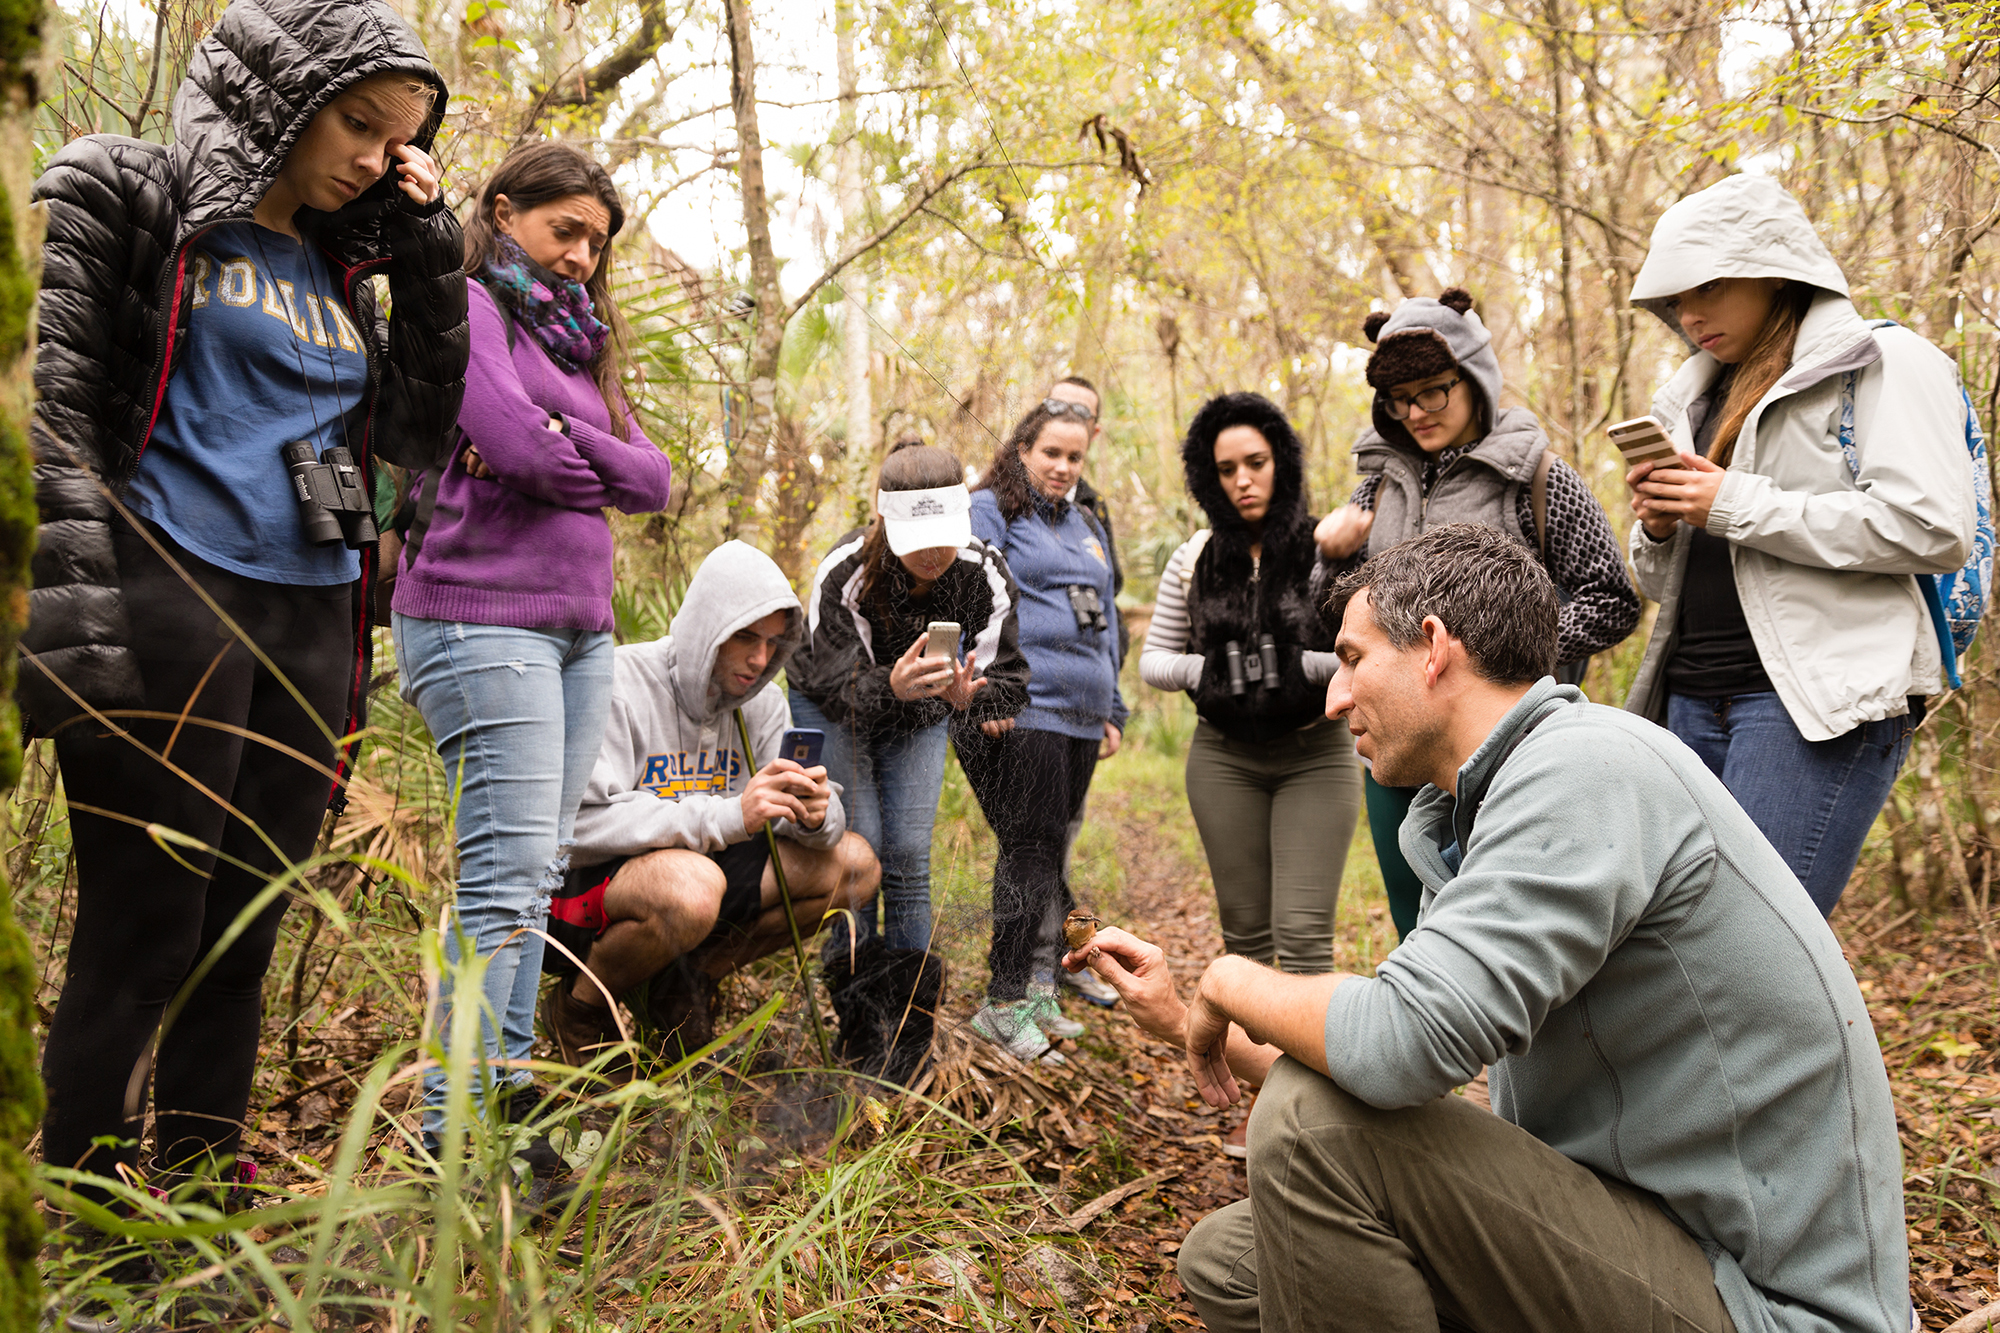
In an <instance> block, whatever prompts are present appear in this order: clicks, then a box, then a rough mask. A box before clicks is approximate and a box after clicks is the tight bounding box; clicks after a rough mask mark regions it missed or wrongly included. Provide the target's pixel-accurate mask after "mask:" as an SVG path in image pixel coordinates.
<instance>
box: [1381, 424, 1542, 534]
mask: <svg viewBox="0 0 2000 1333" xmlns="http://www.w3.org/2000/svg"><path fill="white" fill-rule="evenodd" d="M1548 443H1549V442H1548V437H1547V436H1546V435H1544V434H1543V433H1542V423H1541V422H1540V421H1538V420H1536V419H1535V414H1534V413H1533V412H1530V411H1528V410H1527V409H1526V408H1522V407H1510V408H1507V409H1506V410H1505V411H1503V412H1501V413H1500V417H1499V419H1498V420H1497V421H1495V422H1494V423H1493V429H1492V430H1490V431H1488V432H1487V433H1486V437H1485V438H1484V439H1482V440H1480V441H1479V442H1478V443H1477V444H1475V445H1473V446H1472V448H1471V449H1469V450H1467V451H1466V452H1465V453H1463V454H1461V455H1460V456H1459V457H1458V458H1457V459H1456V460H1454V461H1453V462H1452V464H1451V466H1449V467H1447V468H1446V469H1445V470H1444V473H1443V475H1441V476H1440V477H1438V479H1437V481H1436V482H1435V483H1434V484H1433V485H1432V487H1431V493H1430V495H1429V497H1428V498H1427V497H1426V496H1425V495H1424V485H1423V481H1424V463H1425V462H1426V456H1425V454H1424V452H1423V450H1421V449H1419V448H1417V447H1416V445H1415V444H1413V443H1411V442H1410V441H1409V439H1408V437H1407V436H1405V437H1404V438H1403V439H1400V440H1390V439H1387V438H1385V437H1384V436H1382V435H1381V434H1380V433H1378V432H1376V431H1370V432H1368V434H1366V435H1364V436H1363V437H1362V438H1361V441H1360V443H1358V444H1356V445H1355V446H1354V466H1355V467H1356V468H1357V469H1359V470H1360V471H1361V472H1364V473H1367V472H1374V473H1379V474H1380V475H1381V478H1382V481H1381V485H1380V487H1379V488H1378V489H1377V490H1376V492H1375V525H1374V527H1373V528H1372V529H1370V531H1369V534H1368V549H1367V554H1369V555H1374V554H1376V553H1378V552H1381V551H1386V550H1388V549H1389V548H1390V547H1391V546H1394V545H1395V544H1396V543H1397V542H1400V541H1404V540H1406V539H1408V538H1411V537H1414V536H1416V535H1417V534H1418V533H1420V532H1424V531H1426V530H1427V529H1430V528H1435V527H1437V526H1438V525H1439V524H1443V523H1477V524H1479V525H1480V526H1481V527H1487V528H1498V529H1500V531H1502V532H1504V533H1506V534H1507V535H1508V536H1510V537H1512V538H1514V540H1516V541H1518V542H1520V543H1522V544H1523V545H1525V546H1527V547H1528V548H1529V549H1530V550H1534V549H1535V547H1536V543H1535V534H1534V533H1532V532H1523V531H1521V521H1520V512H1521V509H1520V499H1521V492H1522V490H1523V489H1524V488H1526V487H1527V486H1529V485H1530V484H1531V483H1532V482H1533V481H1534V479H1535V465H1536V464H1537V463H1538V462H1540V461H1541V457H1542V451H1543V450H1544V449H1546V448H1548Z"/></svg>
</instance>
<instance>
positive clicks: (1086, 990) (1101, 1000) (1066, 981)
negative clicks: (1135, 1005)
mask: <svg viewBox="0 0 2000 1333" xmlns="http://www.w3.org/2000/svg"><path fill="white" fill-rule="evenodd" d="M1056 980H1057V982H1059V983H1060V984H1062V985H1064V986H1068V987H1069V988H1070V989H1071V990H1073V991H1075V992H1076V993H1077V994H1078V995H1081V996H1082V997H1083V998H1084V999H1086V1000H1089V1001H1090V1002H1091V1003H1092V1004H1094V1005H1096V1006H1097V1007H1098V1008H1100V1009H1109V1008H1111V1007H1112V1006H1113V1005H1115V1004H1117V1003H1118V992H1117V990H1116V989H1115V988H1114V987H1113V986H1112V984H1111V983H1110V982H1108V981H1106V980H1105V979H1104V978H1103V977H1100V976H1098V975H1097V973H1095V972H1093V971H1091V970H1090V969H1089V968H1087V967H1086V968H1084V969H1083V970H1082V971H1081V972H1066V971H1064V970H1063V969H1062V968H1057V969H1056Z"/></svg>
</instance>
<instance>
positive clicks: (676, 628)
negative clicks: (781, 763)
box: [570, 542, 847, 866]
mask: <svg viewBox="0 0 2000 1333" xmlns="http://www.w3.org/2000/svg"><path fill="white" fill-rule="evenodd" d="M773 611H783V612H784V613H785V617H786V622H787V623H786V627H785V637H784V639H783V641H782V642H781V643H780V644H779V646H778V649H777V651H776V652H774V653H772V654H771V660H770V663H769V664H768V665H766V666H765V668H764V673H763V674H762V675H761V676H759V677H758V678H757V683H756V684H755V685H753V686H751V688H750V692H749V693H748V694H747V695H745V696H743V697H742V698H740V699H736V698H731V697H729V696H727V695H725V694H723V693H722V691H721V690H720V689H719V688H718V687H717V686H716V684H715V659H716V654H717V653H718V652H719V651H720V649H721V647H722V645H723V644H724V643H725V642H727V641H728V639H729V637H730V636H731V635H732V634H734V633H736V632H737V631H738V630H740V629H742V628H743V627H744V626H746V625H751V624H755V623H756V622H757V621H759V620H762V619H763V618H764V617H765V616H768V615H770V614H771V613H772V612H773ZM804 637H805V612H804V611H803V609H801V607H800V606H799V599H798V597H797V596H796V595H794V594H793V592H792V586H791V584H790V583H788V582H786V580H785V575H784V571H782V570H780V569H779V568H778V566H777V564H776V563H775V562H773V561H772V559H771V558H770V557H769V556H767V555H765V554H764V553H763V552H762V551H759V550H757V549H756V548H755V547H752V546H747V545H745V544H744V543H742V542H724V543H723V544H722V545H721V546H719V547H717V548H716V549H715V550H714V551H712V552H710V553H709V556H708V559H706V560H704V561H702V564H701V568H700V569H699V570H697V571H695V576H694V578H693V580H691V581H690V582H689V584H688V590H687V595H686V596H685V597H683V598H682V599H681V605H680V610H679V611H678V612H677V613H675V615H674V623H673V631H672V633H670V634H669V635H668V636H667V637H666V638H664V639H656V640H654V641H653V642H651V643H638V644H628V645H625V646H622V647H620V648H619V649H618V653H617V666H616V668H615V671H616V675H615V677H614V679H613V684H612V693H611V720H610V722H609V723H608V724H607V725H606V727H605V729H604V747H603V748H602V749H601V750H599V751H598V754H597V766H596V767H595V768H594V769H592V770H591V774H590V785H589V787H587V788H586V789H585V790H584V793H583V805H582V806H581V808H579V809H578V810H577V813H576V843H575V846H574V847H573V848H572V849H571V852H570V857H571V860H572V862H573V863H574V864H576V865H579V866H586V865H595V864H598V863H599V862H603V861H609V860H611V859H612V858H614V857H619V856H636V855H638V854H640V853H641V852H650V851H657V850H659V849H661V848H664V847H680V848H685V849H687V850H689V851H696V852H716V851H720V850H722V849H723V848H724V847H727V846H729V845H731V844H732V843H739V842H745V841H747V840H748V839H749V838H750V836H751V834H752V832H753V830H751V829H749V828H746V827H745V826H744V822H743V787H744V785H745V784H746V783H747V782H749V780H750V776H751V774H752V773H754V772H755V771H756V767H755V766H754V765H753V764H752V763H751V762H750V760H749V758H746V756H745V755H744V754H743V742H742V740H741V739H740V738H739V736H738V734H737V729H736V718H735V710H736V709H738V708H741V709H742V711H743V720H744V723H745V724H746V725H747V727H748V729H749V732H750V745H751V749H752V751H753V756H752V757H754V758H755V760H756V763H757V764H759V765H761V764H766V763H769V762H770V761H771V760H772V759H773V758H774V757H776V755H777V753H778V742H779V740H780V738H782V737H783V735H784V733H785V730H786V729H787V728H788V727H790V726H791V725H792V711H791V708H790V707H789V706H788V705H787V704H786V702H785V695H784V691H782V690H780V689H778V688H776V687H775V686H773V685H772V684H771V681H772V679H773V678H774V677H776V676H777V674H778V672H779V671H781V670H783V669H784V665H785V663H786V661H787V660H788V659H789V658H790V657H791V655H792V653H793V652H794V651H796V650H797V648H798V646H799V644H800V643H801V642H802V641H803V640H804ZM846 828H847V821H846V817H845V815H844V814H843V812H842V810H841V806H840V797H839V794H838V788H836V793H835V796H834V799H833V800H832V801H831V802H829V803H828V805H827V812H826V822H825V823H824V824H822V825H821V826H820V827H819V828H816V829H802V828H799V827H797V826H795V825H794V824H793V823H792V822H791V821H790V820H780V821H778V824H777V830H776V831H777V833H778V836H779V837H782V838H790V839H792V840H793V841H794V842H797V843H800V844H801V845H803V846H807V847H831V846H833V845H834V844H835V843H837V842H839V841H840V836H841V834H842V833H843V832H845V831H846Z"/></svg>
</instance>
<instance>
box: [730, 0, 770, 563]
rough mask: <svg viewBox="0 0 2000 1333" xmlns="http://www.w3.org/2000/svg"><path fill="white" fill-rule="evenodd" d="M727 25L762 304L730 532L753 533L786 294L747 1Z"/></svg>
mask: <svg viewBox="0 0 2000 1333" xmlns="http://www.w3.org/2000/svg"><path fill="white" fill-rule="evenodd" d="M723 9H724V11H725V13H726V15H727V17H728V26H729V71H730V82H729V100H730V105H731V106H732V107H733V108H734V110H735V112H736V178H737V185H738V187H739V188H740V190H741V192H742V195H743V230H744V231H745V233H746V234H747V238H748V248H749V251H750V295H751V297H752V298H753V299H755V301H756V302H757V310H756V313H755V315H754V317H753V323H752V326H751V334H750V357H749V365H748V366H747V367H746V368H745V371H746V373H745V378H746V379H747V380H748V381H749V388H750V393H749V398H750V402H749V410H748V412H747V414H746V415H747V418H748V419H747V420H746V422H745V423H744V425H745V429H744V433H743V442H742V444H740V445H739V446H737V450H736V486H735V489H734V493H733V494H731V496H730V497H729V519H728V522H727V524H726V525H725V530H726V531H727V532H728V533H729V535H731V536H749V535H754V534H755V532H756V531H757V528H758V505H757V501H758V490H759V486H760V484H761V483H762V481H763V479H764V465H765V461H766V459H767V457H768V455H769V452H770V448H771V436H772V428H773V423H774V422H775V420H776V418H777V412H778V358H779V356H780V355H781V354H782V353H783V351H784V347H785V297H784V293H783V291H782V290H781V289H780V288H779V286H778V257H777V254H776V252H775V251H774V250H773V249H772V248H771V202H770V196H769V195H768V193H767V192H766V191H765V188H764V138H763V135H762V134H761V133H760V132H759V131H758V129H757V55H756V51H755V48H754V47H753V46H752V44H751V36H750V6H749V3H748V0H723Z"/></svg>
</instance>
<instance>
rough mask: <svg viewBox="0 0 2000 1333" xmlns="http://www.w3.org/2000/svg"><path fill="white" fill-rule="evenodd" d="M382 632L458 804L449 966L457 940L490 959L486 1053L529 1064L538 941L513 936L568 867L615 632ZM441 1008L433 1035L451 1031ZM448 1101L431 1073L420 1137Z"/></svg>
mask: <svg viewBox="0 0 2000 1333" xmlns="http://www.w3.org/2000/svg"><path fill="white" fill-rule="evenodd" d="M391 632H392V634H393V636H394V638H395V643H396V666H397V669H398V671H399V673H400V674H401V677H402V694H403V698H404V699H406V700H408V701H409V702H410V703H412V704H414V705H415V706H416V708H417V711H418V712H420V713H422V714H423V718H424V724H425V725H426V726H428V727H429V728H430V732H431V736H432V737H433V738H434V739H435V740H436V742H437V748H438V755H439V756H440V757H441V758H442V759H443V760H444V772H445V782H446V787H447V790H448V791H449V793H450V799H451V801H452V804H453V806H454V807H455V818H456V823H457V831H458V903H457V908H456V911H455V912H454V913H453V919H452V924H451V929H450V930H449V931H448V932H447V933H446V936H445V952H446V956H447V957H449V958H450V959H451V960H452V961H454V962H456V961H457V960H458V958H459V956H460V953H459V950H460V941H461V940H464V941H467V942H469V943H470V944H471V946H472V947H473V948H475V949H477V950H478V951H479V953H480V954H481V955H483V956H484V957H485V958H486V960H487V961H486V978H485V1002H486V1005H487V1007H488V1009H489V1011H490V1014H491V1018H489V1019H488V1020H487V1021H485V1022H483V1023H482V1025H481V1026H482V1029H483V1032H484V1035H485V1039H486V1040H485V1047H486V1057H487V1059H489V1060H503V1059H504V1060H526V1059H528V1058H529V1056H530V1054H531V1053H532V1052H533V1049H534V1044H535V998H536V995H537V993H538V991H539V988H540V983H541V973H542V938H541V936H539V935H534V934H529V933H526V932H524V931H522V927H524V926H533V927H537V928H540V927H544V926H545V925H546V923H547V919H548V909H549V897H550V894H551V892H552V891H553V890H554V889H555V888H556V887H557V886H558V885H560V884H561V882H562V876H563V872H564V871H565V870H566V869H568V867H569V843H570V837H571V830H572V828H573V826H574V824H575V822H576V808H577V804H578V803H579V802H580V801H581V800H582V799H583V789H584V785H585V783H587V782H588V781H589V780H590V770H591V767H592V766H593V765H594V764H596V762H597V752H598V750H599V749H600V748H601V747H602V746H603V744H604V726H605V723H606V721H607V720H608V719H609V718H610V715H611V662H612V638H611V632H610V631H609V630H573V629H515V628H513V627H511V626H507V625H469V624H460V623H457V622H452V621H443V620H419V619H417V618H416V617H414V616H405V615H402V614H400V613H399V614H397V615H396V616H395V617H394V623H393V625H392V628H391ZM517 932H519V933H517ZM510 937H511V938H510ZM444 999H445V1003H444V1004H443V1005H442V1006H441V1009H440V1014H439V1020H438V1028H437V1030H438V1031H444V1030H446V1025H447V1023H448V1011H449V996H448V995H447V996H446V997H444ZM493 1019H497V1020H498V1022H499V1031H498V1033H496V1032H495V1031H494V1028H493V1023H492V1020H493ZM502 1081H505V1082H510V1083H515V1084H525V1083H527V1082H528V1081H529V1075H528V1071H527V1070H526V1069H525V1068H522V1067H518V1066H517V1067H515V1068H513V1069H510V1070H509V1071H508V1072H507V1073H506V1074H505V1075H504V1077H503V1079H502ZM444 1091H445V1090H444V1073H443V1071H442V1070H440V1069H436V1068H433V1069H431V1070H430V1071H428V1072H427V1073H426V1074H425V1076H424V1104H425V1105H424V1133H425V1137H426V1138H427V1139H429V1140H432V1141H435V1138H436V1134H437V1130H438V1128H439V1126H440V1125H441V1124H442V1122H443V1118H444V1113H443V1106H444Z"/></svg>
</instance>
